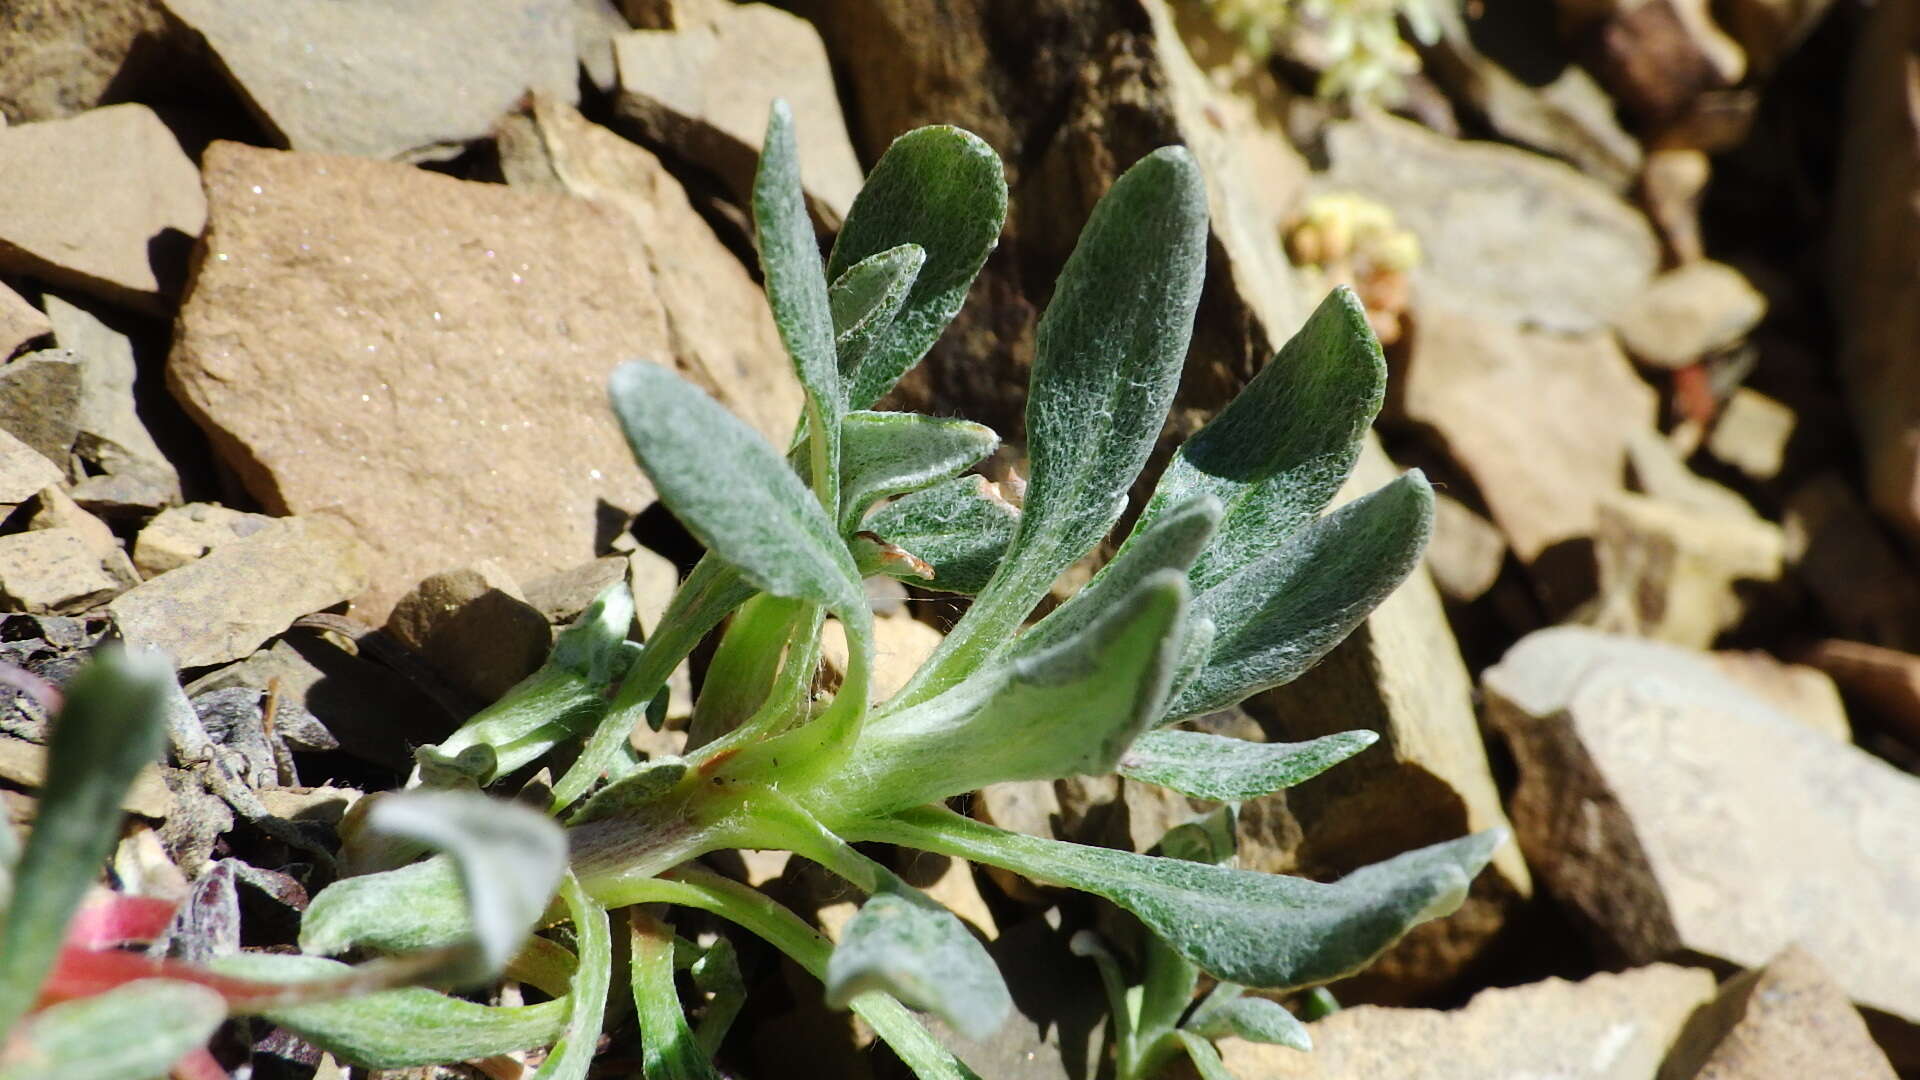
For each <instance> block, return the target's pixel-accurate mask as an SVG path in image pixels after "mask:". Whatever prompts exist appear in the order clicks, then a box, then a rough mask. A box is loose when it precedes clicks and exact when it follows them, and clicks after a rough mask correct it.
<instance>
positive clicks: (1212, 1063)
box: [1172, 1030, 1235, 1080]
mask: <svg viewBox="0 0 1920 1080" xmlns="http://www.w3.org/2000/svg"><path fill="white" fill-rule="evenodd" d="M1172 1035H1173V1038H1175V1039H1178V1040H1179V1041H1180V1047H1181V1049H1183V1050H1185V1051H1186V1052H1187V1057H1188V1059H1189V1060H1191V1061H1192V1062H1193V1071H1194V1072H1195V1073H1196V1074H1198V1075H1199V1077H1200V1080H1235V1077H1234V1075H1233V1074H1232V1073H1230V1072H1228V1071H1227V1063H1226V1062H1224V1061H1221V1060H1220V1051H1218V1050H1215V1049H1214V1048H1213V1044H1212V1043H1210V1042H1208V1041H1207V1040H1205V1039H1203V1038H1201V1037H1200V1036H1198V1035H1195V1034H1194V1033H1193V1032H1191V1031H1179V1030H1176V1031H1174V1032H1173V1033H1172Z"/></svg>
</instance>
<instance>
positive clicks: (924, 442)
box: [840, 412, 1000, 532]
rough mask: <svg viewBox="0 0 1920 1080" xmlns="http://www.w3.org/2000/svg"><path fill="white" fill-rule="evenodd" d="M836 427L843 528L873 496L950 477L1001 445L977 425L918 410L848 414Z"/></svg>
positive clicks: (860, 513) (847, 528)
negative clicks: (843, 421) (839, 427)
mask: <svg viewBox="0 0 1920 1080" xmlns="http://www.w3.org/2000/svg"><path fill="white" fill-rule="evenodd" d="M841 430H842V436H843V438H842V444H841V445H842V449H841V458H840V504H841V505H842V506H843V507H845V508H846V509H845V511H844V513H843V519H844V528H845V531H847V532H852V531H853V529H854V527H855V526H854V523H855V522H858V521H859V520H860V519H861V517H862V516H863V515H864V514H865V513H866V511H867V507H869V506H871V505H873V503H874V502H875V501H876V500H879V499H885V498H889V497H891V496H894V495H904V494H906V493H907V492H909V491H919V490H920V489H921V488H924V487H926V486H928V485H929V484H934V483H937V482H939V481H941V480H945V479H948V478H949V477H952V476H955V475H957V474H959V472H960V471H961V470H962V469H966V468H969V467H971V466H973V465H975V464H977V463H978V462H980V461H981V460H982V459H984V458H985V457H986V456H987V455H988V454H991V453H993V451H994V448H995V447H997V446H999V445H1000V436H998V435H995V434H994V433H993V429H992V428H989V427H986V426H984V425H982V424H975V423H973V422H971V421H967V420H960V419H955V418H946V417H934V416H922V415H920V414H919V413H887V412H854V413H848V414H847V417H846V424H845V426H844V427H843V428H842V429H841Z"/></svg>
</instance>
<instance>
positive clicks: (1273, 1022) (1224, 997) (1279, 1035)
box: [1183, 983, 1313, 1050]
mask: <svg viewBox="0 0 1920 1080" xmlns="http://www.w3.org/2000/svg"><path fill="white" fill-rule="evenodd" d="M1183 1026H1184V1027H1185V1028H1186V1029H1187V1030H1188V1031H1191V1032H1193V1033H1194V1034H1195V1035H1198V1036H1200V1037H1202V1038H1206V1039H1219V1038H1224V1037H1225V1036H1228V1035H1235V1036H1238V1037H1240V1038H1242V1039H1246V1040H1248V1041H1249V1042H1258V1043H1270V1044H1272V1045H1275V1046H1290V1047H1292V1048H1293V1049H1295V1050H1312V1049H1313V1036H1311V1035H1309V1034H1307V1025H1305V1024H1303V1023H1301V1022H1300V1019H1299V1017H1296V1016H1294V1015H1293V1014H1292V1013H1290V1012H1288V1011H1287V1008H1286V1006H1284V1005H1282V1004H1280V1003H1279V1002H1277V1001H1268V1000H1267V999H1266V998H1256V997H1247V996H1245V995H1244V994H1242V993H1241V988H1240V987H1239V986H1236V985H1234V984H1233V983H1221V984H1219V985H1218V986H1216V987H1215V988H1214V991H1213V993H1211V994H1208V995H1207V999H1206V1000H1205V1001H1203V1002H1201V1003H1200V1005H1199V1007H1198V1008H1196V1009H1194V1010H1193V1015H1192V1016H1190V1017H1188V1018H1187V1022H1186V1024H1185V1025H1183Z"/></svg>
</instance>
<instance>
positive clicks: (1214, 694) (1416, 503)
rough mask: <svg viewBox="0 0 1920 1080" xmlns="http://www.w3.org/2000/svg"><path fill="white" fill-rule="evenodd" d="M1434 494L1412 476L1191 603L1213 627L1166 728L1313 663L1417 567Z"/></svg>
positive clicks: (1303, 532)
mask: <svg viewBox="0 0 1920 1080" xmlns="http://www.w3.org/2000/svg"><path fill="white" fill-rule="evenodd" d="M1432 532H1433V488H1432V487H1431V486H1429V485H1428V483H1427V481H1426V478H1425V477H1424V476H1422V475H1420V473H1419V472H1418V471H1417V470H1416V471H1414V472H1410V473H1407V474H1406V475H1405V476H1402V477H1400V478H1399V479H1398V480H1395V481H1393V482H1392V483H1390V484H1388V485H1386V486H1385V487H1382V488H1381V489H1380V490H1378V491H1375V492H1373V493H1372V494H1370V495H1367V496H1365V497H1363V498H1360V499H1356V500H1354V501H1353V502H1351V503H1349V504H1347V505H1346V506H1343V507H1341V508H1340V509H1338V510H1336V511H1334V512H1333V513H1331V514H1328V515H1327V516H1326V517H1323V518H1320V519H1318V520H1316V521H1314V522H1312V523H1311V524H1309V525H1307V526H1306V527H1304V528H1302V529H1300V530H1299V531H1297V532H1295V533H1294V534H1293V535H1292V536H1289V537H1288V538H1287V539H1286V540H1285V541H1283V542H1282V543H1281V544H1280V546H1278V547H1276V548H1274V549H1273V550H1271V551H1269V552H1267V553H1266V554H1265V555H1262V556H1260V557H1259V558H1257V559H1254V560H1252V561H1251V562H1248V563H1246V564H1244V565H1242V566H1241V567H1239V568H1238V569H1237V570H1235V571H1234V572H1233V573H1232V574H1230V575H1228V576H1226V577H1224V578H1221V579H1219V580H1218V581H1216V582H1215V583H1214V584H1213V585H1211V586H1209V587H1207V588H1206V589H1204V590H1201V591H1200V592H1199V593H1198V595H1196V596H1195V597H1194V611H1195V613H1196V614H1198V615H1199V616H1201V617H1203V618H1206V619H1209V620H1211V621H1212V622H1213V624H1214V627H1215V633H1214V639H1213V643H1212V646H1211V648H1210V649H1209V650H1208V653H1207V663H1206V666H1205V668H1203V669H1202V670H1201V671H1200V673H1199V674H1198V675H1197V676H1195V678H1194V680H1193V681H1192V682H1191V683H1189V684H1188V685H1187V686H1186V687H1185V688H1184V689H1183V690H1182V691H1181V694H1180V696H1179V697H1178V698H1177V699H1175V701H1174V703H1173V708H1172V709H1170V710H1169V711H1168V713H1167V719H1168V720H1169V721H1172V720H1179V719H1182V718H1184V717H1188V716H1196V715H1199V714H1200V713H1205V712H1212V711H1213V710H1215V709H1224V708H1226V707H1227V706H1229V705H1233V704H1235V703H1237V702H1240V701H1242V700H1245V699H1246V697H1247V696H1248V695H1250V694H1254V693H1257V692H1259V691H1261V690H1265V689H1267V688H1268V687H1273V686H1279V685H1281V684H1282V683H1286V682H1289V681H1291V680H1293V679H1294V678H1296V677H1298V676H1299V675H1300V674H1301V673H1302V672H1304V671H1306V670H1307V669H1308V668H1310V667H1312V666H1313V665H1314V664H1317V663H1319V662H1320V658H1321V657H1323V656H1325V655H1326V654H1327V653H1328V652H1329V651H1330V650H1332V648H1333V647H1334V646H1335V645H1338V644H1340V642H1341V641H1343V640H1345V639H1346V636H1347V635H1348V634H1350V633H1352V632H1353V628H1354V627H1356V626H1358V625H1360V622H1361V620H1363V619H1365V618H1366V617H1367V615H1368V614H1369V613H1370V612H1372V611H1373V609H1374V608H1375V607H1377V606H1379V604H1380V602H1381V601H1382V600H1385V599H1386V598H1387V596H1388V594H1390V593H1392V592H1393V591H1394V590H1395V589H1397V588H1399V587H1400V583H1401V582H1403V581H1405V580H1406V579H1407V575H1408V574H1410V573H1412V572H1413V570H1414V568H1415V567H1417V566H1419V564H1420V553H1421V552H1422V551H1424V550H1425V549H1426V546H1427V538H1428V536H1430V535H1431V534H1432Z"/></svg>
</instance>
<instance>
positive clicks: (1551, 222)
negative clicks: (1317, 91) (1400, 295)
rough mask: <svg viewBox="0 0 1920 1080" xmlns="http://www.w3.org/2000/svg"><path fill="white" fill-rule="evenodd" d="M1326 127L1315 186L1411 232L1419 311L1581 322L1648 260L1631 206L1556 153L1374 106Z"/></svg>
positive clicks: (1647, 231)
mask: <svg viewBox="0 0 1920 1080" xmlns="http://www.w3.org/2000/svg"><path fill="white" fill-rule="evenodd" d="M1326 138H1327V156H1328V159H1329V162H1330V164H1329V167H1328V170H1327V172H1326V174H1325V175H1324V176H1323V177H1321V178H1320V180H1319V186H1325V187H1327V188H1330V189H1337V190H1344V191H1353V192H1358V193H1360V194H1362V195H1366V196H1369V197H1371V198H1373V199H1377V200H1378V201H1380V202H1381V203H1384V204H1385V205H1386V206H1388V207H1389V208H1391V209H1392V210H1393V212H1394V216H1395V217H1396V218H1397V219H1398V220H1399V222H1400V224H1401V226H1402V227H1404V228H1406V229H1409V230H1411V231H1412V232H1413V234H1414V235H1415V236H1417V237H1418V238H1419V240H1420V248H1421V251H1422V252H1423V254H1424V255H1425V261H1424V262H1423V263H1422V264H1421V265H1420V266H1419V267H1417V268H1416V269H1415V270H1414V272H1413V289H1414V295H1415V297H1416V305H1417V307H1418V309H1419V310H1420V311H1421V312H1422V313H1425V312H1426V311H1428V310H1429V309H1431V308H1434V307H1443V308H1445V309H1447V310H1448V311H1450V312H1455V313H1458V314H1459V315H1461V316H1466V317H1471V318H1477V319H1482V320H1486V321H1488V322H1492V323H1504V324H1511V325H1517V326H1531V327H1538V328H1540V329H1544V330H1553V331H1558V332H1562V333H1572V334H1578V333H1585V332H1587V331H1592V330H1597V329H1600V328H1602V327H1604V326H1607V325H1609V324H1611V323H1612V321H1613V320H1614V318H1615V317H1617V316H1618V315H1619V313H1620V312H1621V311H1623V310H1625V308H1626V307H1627V305H1628V304H1629V303H1631V302H1632V301H1633V299H1634V298H1635V297H1636V296H1638V295H1639V294H1640V292H1641V290H1642V289H1643V288H1645V286H1646V284H1647V281H1648V280H1649V279H1650V278H1651V277H1652V275H1653V271H1654V269H1655V264H1656V263H1657V262H1658V260H1659V256H1660V244H1659V241H1658V240H1656V239H1655V237H1654V235H1653V230H1652V228H1651V227H1650V226H1649V225H1648V224H1647V221H1646V219H1645V218H1643V217H1642V216H1641V215H1640V213H1639V212H1638V211H1636V210H1634V209H1633V208H1632V207H1631V206H1628V205H1627V204H1626V203H1625V202H1623V201H1621V199H1620V198H1619V196H1617V195H1615V194H1614V193H1613V192H1611V191H1609V190H1607V188H1606V187H1605V186H1604V185H1602V184H1600V183H1599V182H1597V181H1594V180H1590V179H1588V178H1587V177H1584V176H1582V175H1580V174H1579V173H1578V172H1575V171H1574V170H1573V169H1571V168H1569V167H1567V166H1566V165H1563V164H1561V163H1559V162H1556V161H1551V160H1548V159H1546V158H1542V157H1540V156H1539V155H1537V154H1530V153H1527V152H1525V151H1522V150H1517V149H1514V148H1512V147H1507V146H1497V145H1495V144H1492V143H1476V142H1462V141H1460V140H1457V139H1449V138H1446V137H1445V136H1442V135H1436V134H1434V133H1433V132H1430V131H1428V130H1426V129H1425V128H1422V127H1420V126H1418V125H1416V124H1413V123H1410V122H1408V121H1404V120H1398V119H1393V118H1391V117H1387V116H1385V115H1379V116H1369V117H1366V118H1363V119H1356V120H1351V121H1344V122H1340V123H1336V124H1334V125H1332V126H1331V127H1330V128H1329V129H1328V131H1327V137H1326Z"/></svg>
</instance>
